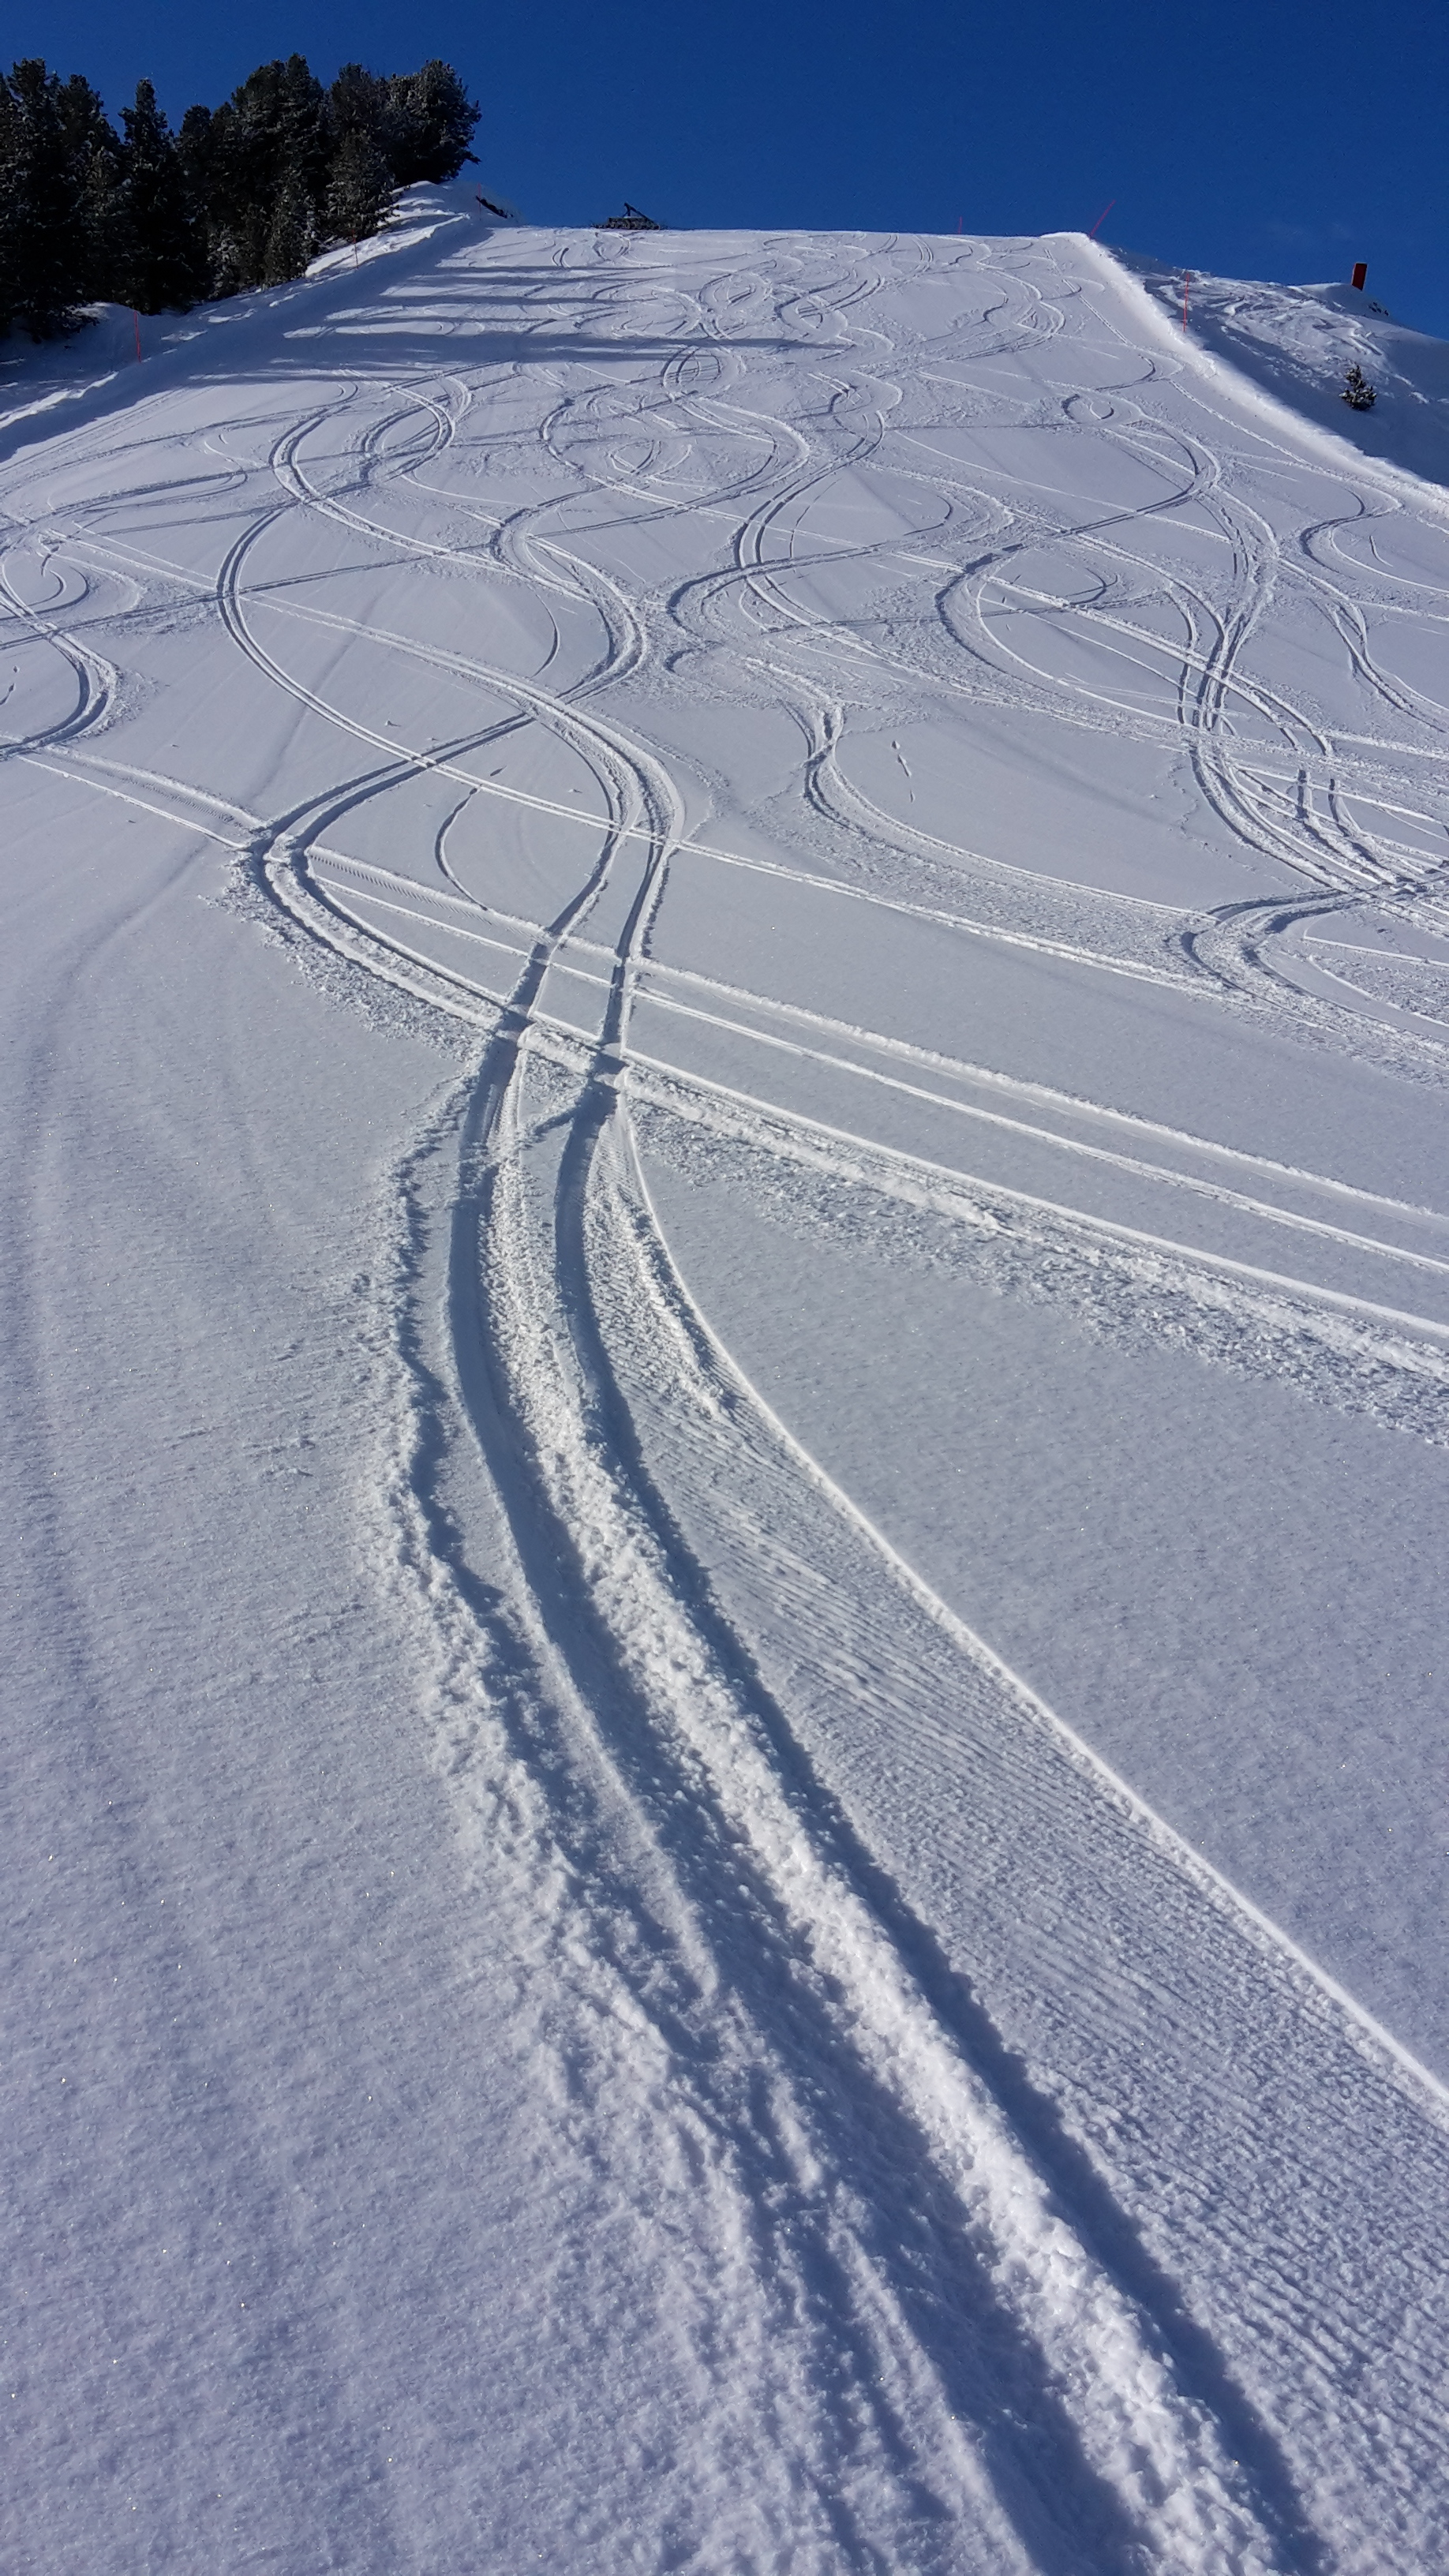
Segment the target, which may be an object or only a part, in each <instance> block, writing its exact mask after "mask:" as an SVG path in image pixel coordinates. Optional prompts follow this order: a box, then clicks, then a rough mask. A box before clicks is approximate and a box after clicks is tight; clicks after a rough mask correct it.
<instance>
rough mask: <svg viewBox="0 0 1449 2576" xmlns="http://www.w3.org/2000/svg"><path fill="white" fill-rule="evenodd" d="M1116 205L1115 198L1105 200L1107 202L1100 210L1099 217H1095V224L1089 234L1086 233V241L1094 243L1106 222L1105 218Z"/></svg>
mask: <svg viewBox="0 0 1449 2576" xmlns="http://www.w3.org/2000/svg"><path fill="white" fill-rule="evenodd" d="M1116 203H1117V200H1116V198H1115V197H1109V198H1108V199H1107V202H1106V204H1105V206H1104V207H1103V208H1102V211H1101V213H1100V215H1099V216H1098V217H1097V220H1096V222H1095V223H1094V224H1093V226H1092V229H1091V231H1090V232H1089V233H1088V235H1087V239H1088V241H1095V240H1096V238H1097V235H1098V233H1099V232H1100V231H1101V229H1102V226H1103V225H1104V223H1105V222H1106V220H1107V217H1108V216H1109V215H1110V213H1111V211H1112V208H1113V207H1114V206H1115V205H1116Z"/></svg>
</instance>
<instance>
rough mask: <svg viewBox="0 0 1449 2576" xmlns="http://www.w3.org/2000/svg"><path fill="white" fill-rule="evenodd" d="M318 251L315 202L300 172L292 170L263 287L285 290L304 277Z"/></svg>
mask: <svg viewBox="0 0 1449 2576" xmlns="http://www.w3.org/2000/svg"><path fill="white" fill-rule="evenodd" d="M316 247H317V225H316V221H315V218H314V216H313V212H312V199H311V197H310V195H309V194H308V190H307V186H306V182H305V181H304V179H303V178H302V175H301V173H300V171H297V170H289V171H288V172H287V175H286V177H285V178H284V179H283V181H282V185H281V190H280V192H279V194H278V197H277V204H276V212H275V213H274V215H273V217H272V220H271V225H270V227H269V229H268V232H267V248H266V259H265V262H264V265H263V271H262V281H261V282H262V284H263V285H264V286H285V285H286V284H287V282H288V280H289V279H290V278H293V277H301V276H302V274H303V272H304V271H305V269H306V266H307V263H308V261H309V260H310V259H311V257H312V254H313V252H314V251H315V250H316Z"/></svg>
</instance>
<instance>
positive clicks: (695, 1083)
mask: <svg viewBox="0 0 1449 2576" xmlns="http://www.w3.org/2000/svg"><path fill="white" fill-rule="evenodd" d="M1242 292H1243V294H1244V295H1245V296H1252V297H1255V298H1256V301H1255V302H1254V303H1253V306H1252V316H1251V327H1252V333H1253V334H1254V335H1256V336H1255V338H1254V346H1255V347H1256V348H1257V349H1258V350H1259V351H1260V353H1261V351H1262V349H1263V348H1264V347H1268V348H1269V350H1270V355H1271V350H1272V348H1273V347H1280V348H1281V349H1283V350H1285V351H1286V352H1287V355H1286V356H1285V357H1284V359H1283V366H1282V368H1281V369H1280V370H1279V374H1278V377H1277V378H1276V379H1275V377H1274V373H1273V369H1272V367H1270V366H1267V365H1266V362H1265V363H1264V364H1263V365H1259V366H1258V368H1257V380H1256V381H1250V377H1249V375H1248V374H1245V373H1244V372H1242V371H1241V370H1240V369H1239V368H1237V367H1235V365H1234V364H1233V363H1232V359H1233V348H1232V346H1231V345H1230V343H1231V333H1230V332H1229V330H1228V323H1229V322H1230V321H1231V320H1232V319H1233V316H1232V315H1230V314H1227V315H1226V318H1224V317H1225V313H1226V307H1225V302H1224V296H1225V293H1226V291H1225V290H1224V295H1223V296H1220V297H1219V299H1218V306H1217V308H1215V309H1216V310H1217V312H1218V323H1219V326H1220V327H1219V328H1218V337H1217V340H1216V342H1214V344H1213V346H1211V347H1209V346H1206V345H1204V343H1203V341H1202V340H1201V339H1200V338H1197V337H1194V336H1193V334H1192V333H1191V332H1189V333H1188V334H1187V335H1184V333H1183V332H1182V330H1181V328H1180V327H1178V326H1176V325H1175V323H1174V318H1173V315H1172V312H1171V309H1170V303H1169V301H1168V299H1167V296H1166V289H1165V288H1163V287H1162V284H1161V281H1158V285H1157V288H1156V289H1154V286H1153V281H1152V279H1151V278H1150V277H1149V278H1148V280H1147V282H1146V283H1145V284H1144V283H1143V282H1141V281H1140V280H1139V278H1138V277H1136V276H1134V275H1133V274H1131V273H1130V272H1129V270H1128V269H1127V268H1126V267H1125V266H1122V265H1119V264H1117V263H1115V262H1114V261H1113V260H1112V259H1111V258H1110V257H1109V256H1108V255H1106V254H1104V253H1103V252H1101V251H1100V250H1098V249H1097V248H1096V247H1094V246H1093V245H1090V244H1088V243H1087V242H1085V241H1084V240H1083V239H1082V238H1080V237H1079V236H1060V237H1054V238H1051V239H1047V240H1042V241H1005V242H1002V241H979V240H975V239H969V238H965V237H960V238H955V239H940V240H922V239H881V238H876V237H873V236H872V237H864V236H854V235H838V236H829V237H819V238H810V237H802V236H789V237H770V236H765V235H754V234H743V233H740V234H729V235H719V236H711V235H703V234H686V235H679V236H672V235H668V234H664V235H645V236H639V237H634V238H627V237H624V238H621V237H619V236H614V235H608V234H600V235H597V236H596V235H594V234H592V233H577V232H571V233H562V232H548V231H528V230H522V229H518V228H508V229H506V230H505V229H500V228H497V227H488V226H486V225H485V224H484V223H483V222H482V221H481V220H480V218H479V215H478V210H477V208H476V205H475V204H474V203H473V201H472V198H471V195H470V192H469V191H468V190H467V189H466V188H460V189H458V190H456V191H451V192H450V191H438V192H422V193H421V195H420V196H419V197H418V198H416V199H414V200H413V201H412V204H411V207H410V210H409V214H408V216H407V219H406V220H405V222H404V223H403V224H402V225H401V226H400V227H399V228H398V229H397V230H396V231H395V232H394V233H393V234H392V235H390V236H388V237H386V238H385V239H384V240H383V241H382V242H380V243H378V244H376V245H372V246H369V250H368V252H366V253H365V254H364V256H363V257H362V259H361V260H360V261H359V262H357V263H356V264H354V262H353V260H352V257H351V255H350V254H349V255H346V256H344V257H341V258H334V260H333V261H332V262H330V263H324V264H323V273H322V274H320V275H317V276H314V277H313V279H311V280H310V281H308V282H307V283H305V284H302V285H300V286H298V287H296V288H294V289H289V290H287V291H286V292H283V293H278V294H269V295H263V296H257V297H253V298H251V299H247V300H244V301H239V302H237V303H234V304H230V305H225V306H220V307H215V308H210V309H208V310H205V311H203V312H201V313H199V314H197V315H193V316H191V317H189V318H188V319H187V321H186V322H184V323H181V324H167V325H153V326H149V330H150V335H151V345H150V347H149V349H148V354H147V358H146V362H145V364H144V366H143V367H139V368H138V367H137V366H136V365H135V363H134V347H133V346H132V349H131V352H130V355H129V357H128V355H127V350H126V344H125V336H124V333H120V326H119V323H118V322H117V321H116V320H114V319H111V320H107V321H104V322H103V323H102V324H101V325H99V326H98V328H97V333H96V336H95V338H94V339H93V340H92V341H91V342H90V343H89V344H87V342H86V341H85V340H84V339H82V341H80V342H78V343H76V344H74V345H73V347H72V349H71V350H70V352H69V353H67V354H66V355H64V356H63V357H62V358H61V359H60V360H59V361H56V360H55V359H54V358H53V357H48V356H47V355H46V354H45V353H40V355H39V356H38V357H37V358H36V359H35V360H34V361H33V362H30V364H29V367H28V370H27V368H26V367H25V366H21V367H20V368H19V370H18V373H17V372H16V371H15V370H12V375H13V376H14V381H13V382H12V384H11V388H10V392H9V395H8V396H7V399H8V400H9V401H10V403H11V412H10V416H9V419H8V423H7V424H6V425H5V426H4V427H3V428H0V509H3V514H4V515H3V522H0V534H3V545H4V552H3V575H0V580H3V593H0V598H3V623H0V646H3V667H0V683H3V689H4V704H3V709H0V725H3V729H4V735H5V759H4V776H3V794H4V815H5V829H4V860H3V879H4V889H5V898H6V936H5V939H4V942H3V947H0V971H3V977H4V983H5V997H4V1025H5V1031H6V1048H5V1053H4V1059H3V1061H4V1066H5V1078H6V1082H7V1085H8V1092H7V1098H6V1115H5V1119H4V1122H3V1139H4V1153H5V1157H6V1170H5V1187H4V1194H3V1208H4V1212H5V1223H4V1234H3V1240H4V1262H5V1312H6V1331H5V1336H4V1344H3V1361H0V1365H3V1370H4V1381H3V1419H4V1424H5V1432H6V1437H7V1440H8V1442H9V1444H10V1447H9V1464H8V1467H7V1471H6V1476H5V1483H4V1510H5V1514H6V1522H7V1526H6V1531H5V1555H6V1562H7V1565H8V1567H9V1570H10V1579H9V1582H8V1586H7V1596H8V1597H7V1606H6V1624H5V1629H4V1636H3V1653H4V1672H5V1676H6V1689H5V1699H6V1704H7V1708H8V1719H9V1723H8V1732H7V1741H6V1758H5V1788H6V1833H7V1841H6V1846H5V1852H4V1874H3V1888H4V1901H5V1905H6V1908H7V1914H8V1940H7V1950H6V1964H5V1977H4V1984H3V1998H4V2013H5V2025H6V2038H5V2048H4V2070H5V2087H6V2106H7V2107H6V2112H5V2122H4V2134H5V2141H6V2149H7V2157H8V2176H7V2183H6V2190H5V2216H6V2224H7V2227H8V2229H9V2231H10V2235H9V2243H8V2248H7V2255H6V2272H7V2281H8V2293H7V2301H6V2311H5V2317H4V2322H3V2334H4V2352H5V2368H6V2376H5V2379H4V2383H3V2403H4V2405H5V2407H6V2410H7V2413H8V2419H9V2445H8V2456H7V2459H6V2464H5V2469H4V2474H3V2478H0V2561H3V2564H4V2566H5V2568H6V2569H7V2570H11V2569H13V2570H15V2571H21V2570H32V2569H33V2570H43V2571H46V2576H50V2572H51V2571H56V2576H59V2571H62V2570H64V2571H67V2576H69V2571H75V2576H98V2571H100V2570H105V2571H107V2576H122V2571H127V2572H129V2571H133V2570H134V2571H142V2570H145V2571H152V2570H160V2569H163V2568H176V2569H188V2570H189V2569H193V2568H196V2569H200V2568H206V2569H217V2570H221V2571H231V2570H238V2571H239V2570H242V2569H250V2568H268V2569H275V2570H278V2571H286V2576H320V2571H323V2570H329V2569H337V2570H343V2571H347V2576H362V2571H376V2576H397V2571H408V2576H414V2571H416V2576H423V2571H426V2576H467V2571H474V2570H477V2571H485V2570H486V2571H490V2572H491V2571H498V2576H504V2571H507V2576H513V2572H514V2571H515V2570H518V2569H522V2568H525V2567H528V2568H533V2567H542V2568H551V2569H557V2570H567V2571H570V2576H574V2572H575V2571H580V2576H581V2572H582V2571H590V2576H592V2571H599V2576H604V2571H608V2576H613V2571H623V2570H664V2569H686V2568H688V2569H698V2570H701V2571H711V2576H714V2572H715V2571H718V2576H725V2571H729V2576H738V2571H765V2570H779V2571H787V2570H788V2571H790V2576H810V2572H811V2571H822V2576H823V2571H835V2570H862V2571H863V2570H872V2571H921V2576H926V2571H931V2576H936V2571H940V2576H947V2571H949V2576H967V2571H972V2572H973V2576H974V2571H980V2576H1009V2571H1014V2570H1037V2571H1042V2576H1108V2571H1111V2572H1112V2576H1119V2571H1120V2576H1128V2571H1133V2576H1141V2571H1146V2570H1162V2571H1171V2576H1197V2571H1204V2576H1206V2571H1224V2576H1226V2571H1235V2576H1249V2571H1264V2572H1265V2576H1266V2571H1282V2572H1284V2576H1286V2571H1297V2576H1330V2571H1334V2576H1337V2571H1387V2570H1392V2571H1394V2576H1414V2571H1419V2572H1420V2576H1430V2571H1433V2570H1435V2569H1442V2568H1444V2567H1446V2566H1449V2464H1446V2450H1445V2444H1444V2439H1443V2414H1442V2406H1443V2389H1444V2372H1445V2362H1446V2357H1449V2312H1446V2298H1445V2236H1444V2209H1445V2193H1446V2188H1449V2134H1446V2094H1445V2092H1444V2090H1443V2089H1442V2082H1441V2079H1442V2078H1444V2077H1445V2076H1446V2074H1449V1996H1446V1984H1445V1975H1444V1956H1443V1935H1442V1925H1443V1921H1444V1912H1445V1897H1446V1874H1449V1873H1446V1863H1445V1846H1444V1836H1443V1820H1444V1813H1445V1808H1444V1785H1445V1784H1444V1754H1443V1747H1444V1733H1445V1730H1444V1708H1445V1703H1446V1696H1449V1694H1446V1690H1445V1674H1446V1671H1449V1634H1446V1625H1449V1613H1446V1597H1449V1595H1446V1586H1445V1583H1444V1579H1443V1576H1444V1538H1445V1532H1446V1527H1449V1511H1446V1503H1449V1197H1446V1157H1445V1143H1444V1138H1445V1116H1446V1107H1449V873H1446V856H1449V852H1446V843H1445V822H1446V811H1445V805H1446V768H1445V748H1446V744H1445V736H1446V725H1449V650H1446V641H1449V639H1446V621H1449V502H1446V498H1445V495H1444V493H1443V491H1442V489H1441V488H1440V487H1439V485H1438V484H1436V483H1434V482H1432V481H1419V480H1415V479H1414V475H1413V473H1412V472H1411V471H1410V470H1409V467H1410V466H1411V465H1413V464H1414V463H1415V461H1416V457H1417V462H1418V465H1419V469H1420V471H1429V472H1433V471H1434V470H1435V468H1434V466H1433V463H1432V460H1430V461H1429V463H1428V465H1427V466H1426V465H1425V461H1424V458H1423V457H1422V456H1417V451H1416V452H1415V455H1409V454H1408V453H1407V451H1405V450H1402V449H1400V450H1398V451H1396V450H1395V447H1394V443H1393V436H1392V434H1391V433H1392V429H1393V424H1392V422H1389V426H1388V428H1387V429H1383V430H1382V436H1381V438H1380V446H1379V448H1378V450H1377V451H1375V452H1374V453H1365V452H1363V440H1360V444H1359V445H1358V446H1355V445H1354V444H1353V443H1351V440H1350V438H1349V436H1348V434H1347V433H1348V427H1349V415H1347V414H1344V415H1343V426H1344V432H1345V434H1344V435H1343V436H1339V435H1337V434H1335V424H1337V423H1338V419H1339V415H1338V413H1337V412H1336V411H1334V410H1333V409H1332V407H1331V395H1332V390H1333V389H1332V386H1331V385H1330V388H1329V392H1327V393H1325V394H1324V396H1323V401H1322V404H1321V405H1320V411H1321V413H1322V417H1321V418H1318V419H1316V420H1311V419H1308V418H1306V417H1302V416H1300V415H1299V414H1295V413H1294V412H1290V411H1289V410H1287V409H1285V408H1283V407H1282V406H1281V405H1280V404H1279V403H1278V402H1277V401H1276V400H1275V399H1274V398H1273V385H1274V383H1275V382H1277V384H1278V388H1279V390H1282V389H1283V387H1284V386H1288V387H1289V388H1290V389H1291V386H1292V384H1293V383H1294V382H1296V381H1297V378H1296V376H1295V373H1294V371H1295V369H1296V370H1297V371H1298V374H1300V375H1301V373H1302V370H1303V366H1304V364H1305V363H1306V362H1305V360H1304V357H1303V351H1304V350H1305V348H1311V347H1312V346H1313V345H1314V343H1313V341H1312V328H1318V327H1319V325H1317V324H1314V323H1313V316H1312V314H1311V313H1309V314H1308V318H1307V320H1306V321H1305V318H1304V317H1305V312H1306V311H1307V305H1308V304H1311V302H1312V299H1311V297H1310V298H1308V299H1306V302H1305V297H1304V295H1303V294H1302V292H1300V293H1299V295H1298V296H1297V299H1296V301H1295V300H1294V299H1292V298H1287V299H1284V300H1282V303H1281V310H1280V307H1279V306H1277V305H1274V303H1273V301H1272V298H1271V296H1269V295H1268V293H1267V291H1266V290H1256V289H1255V290H1243V291H1242ZM1318 310H1319V311H1320V313H1321V315H1322V316H1323V317H1324V318H1323V320H1322V323H1321V330H1322V333H1323V335H1324V341H1323V344H1324V345H1325V346H1329V345H1331V346H1332V347H1333V349H1334V350H1335V352H1336V353H1337V352H1338V350H1339V341H1340V340H1341V339H1342V330H1341V329H1340V323H1341V321H1342V315H1341V312H1340V308H1339V306H1338V305H1335V304H1334V303H1333V301H1332V299H1331V298H1325V299H1321V300H1320V305H1319V308H1318ZM1275 314H1276V315H1278V320H1276V321H1275V319H1274V316H1275ZM1283 314H1287V316H1288V319H1287V320H1286V321H1284V320H1283V319H1282V316H1283ZM1310 325H1311V326H1312V328H1310ZM1280 326H1281V327H1280ZM1290 326H1291V327H1290ZM1347 327H1348V326H1346V325H1345V326H1344V328H1347ZM1352 327H1353V329H1355V330H1356V329H1358V327H1359V326H1358V324H1357V323H1356V322H1355V323H1354V324H1353V326H1352ZM1335 332H1338V334H1339V338H1338V339H1337V340H1336V339H1335V338H1334V334H1335ZM107 333H109V334H110V335H111V339H112V340H113V341H114V342H115V346H114V347H112V346H110V344H109V343H108V341H107V339H106V334H107ZM118 333H120V336H119V337H117V334H118ZM1275 333H1276V334H1277V339H1276V340H1275V337H1274V335H1275ZM1295 335H1296V336H1295ZM1305 335H1306V336H1305ZM1211 336H1212V335H1211V333H1209V338H1210V339H1211ZM1401 336H1403V335H1401ZM1290 344H1291V345H1290ZM1355 345H1357V344H1355ZM1420 347H1421V349H1422V348H1430V349H1432V347H1433V344H1427V343H1421V344H1420ZM88 348H89V354H87V351H88ZM1239 355H1241V351H1239ZM1400 356H1401V358H1402V351H1401V352H1400ZM1403 365H1404V366H1407V365H1408V360H1407V359H1405V360H1403ZM47 369H49V370H50V372H49V373H47V372H46V371H47ZM67 370H68V372H67ZM1395 381H1396V383H1400V382H1404V383H1406V382H1407V381H1408V379H1407V377H1403V376H1401V378H1396V380H1395ZM1265 384H1266V385H1267V386H1268V390H1267V391H1265V390H1264V386H1265ZM1395 399H1396V400H1397V399H1398V396H1397V395H1396V396H1395ZM1404 399H1405V400H1407V396H1405V397H1404ZM1434 399H1437V396H1435V395H1434V393H1433V388H1432V386H1431V387H1430V391H1429V393H1428V394H1426V397H1425V401H1426V405H1428V406H1429V409H1432V402H1433V400H1434ZM1308 408H1309V410H1311V409H1312V405H1311V404H1310V405H1309V406H1308ZM1388 408H1389V407H1388V405H1387V404H1386V403H1384V404H1381V413H1380V414H1379V415H1375V416H1374V417H1375V419H1376V420H1379V421H1380V423H1381V426H1382V422H1383V421H1385V420H1388ZM1425 417H1426V418H1427V417H1428V411H1426V414H1425ZM1422 431H1423V423H1422V422H1420V423H1419V424H1418V425H1417V426H1416V428H1415V431H1414V437H1415V438H1416V439H1419V440H1420V443H1421V445H1422V436H1421V433H1422ZM1374 435H1375V437H1380V431H1379V430H1375V432H1374ZM1354 436H1355V437H1358V436H1359V433H1358V431H1357V430H1355V431H1354ZM1364 436H1365V438H1366V437H1367V433H1365V434H1364Z"/></svg>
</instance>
